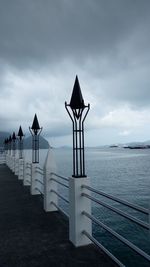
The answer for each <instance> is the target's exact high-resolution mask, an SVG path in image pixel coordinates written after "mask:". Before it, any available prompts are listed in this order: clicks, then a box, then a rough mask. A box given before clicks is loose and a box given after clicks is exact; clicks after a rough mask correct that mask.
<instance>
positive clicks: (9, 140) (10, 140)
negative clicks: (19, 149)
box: [8, 135, 12, 155]
mask: <svg viewBox="0 0 150 267" xmlns="http://www.w3.org/2000/svg"><path fill="white" fill-rule="evenodd" d="M11 142H12V138H11V135H10V136H9V139H8V144H9V154H10V155H11Z"/></svg>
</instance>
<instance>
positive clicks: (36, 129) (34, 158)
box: [29, 114, 42, 163]
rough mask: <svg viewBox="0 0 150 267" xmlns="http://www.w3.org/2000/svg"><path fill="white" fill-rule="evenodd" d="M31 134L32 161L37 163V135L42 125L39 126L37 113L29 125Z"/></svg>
mask: <svg viewBox="0 0 150 267" xmlns="http://www.w3.org/2000/svg"><path fill="white" fill-rule="evenodd" d="M29 130H30V132H31V134H32V163H39V135H40V133H41V131H42V127H40V126H39V122H38V118H37V115H36V114H35V116H34V119H33V124H32V127H29Z"/></svg>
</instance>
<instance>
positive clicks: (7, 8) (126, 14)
mask: <svg viewBox="0 0 150 267" xmlns="http://www.w3.org/2000/svg"><path fill="white" fill-rule="evenodd" d="M0 5H1V8H0V34H1V42H0V106H1V110H0V123H1V124H2V125H3V128H4V129H8V130H11V129H12V128H13V129H14V128H16V129H18V127H19V125H20V124H22V125H23V126H24V128H25V129H28V126H29V125H31V123H32V119H33V116H34V114H35V113H37V115H38V118H39V122H40V124H41V125H42V126H43V127H44V129H45V133H46V134H47V135H48V136H50V137H52V136H58V137H60V136H64V135H66V136H67V135H69V134H70V133H71V122H70V120H69V117H68V116H67V113H66V111H65V108H64V102H65V101H67V102H69V101H70V96H71V91H72V88H73V83H74V79H75V75H76V74H78V76H79V80H80V84H81V88H82V91H83V96H84V98H85V103H90V104H91V110H90V113H89V115H88V117H87V120H86V125H87V129H88V130H90V131H92V129H93V128H94V129H98V130H99V129H102V127H104V128H105V129H108V128H109V130H110V131H112V132H113V131H114V129H116V132H115V133H118V134H119V133H122V135H124V136H125V135H126V136H127V133H130V134H129V135H128V136H133V134H134V133H135V129H139V128H140V127H143V128H145V127H147V123H148V122H149V120H150V115H149V114H150V110H149V105H150V90H149V88H150V78H149V69H150V54H149V42H150V35H149V23H150V17H149V11H150V2H149V1H147V0H143V1H140V0H134V1H131V0H126V1H123V0H115V1H108V0H100V1H99V0H93V1H90V0H83V1H79V0H76V1H73V0H62V1H59V0H56V1H52V0H49V1H48V0H45V1H42V0H37V1H34V0H30V1H29V0H27V1H23V0H14V1H8V0H2V1H1V4H0ZM26 131H27V130H26ZM89 135H90V134H89ZM116 138H117V137H116ZM62 140H63V139H62ZM64 140H66V139H64Z"/></svg>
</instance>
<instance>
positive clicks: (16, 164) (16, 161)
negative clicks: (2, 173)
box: [15, 158, 19, 176]
mask: <svg viewBox="0 0 150 267" xmlns="http://www.w3.org/2000/svg"><path fill="white" fill-rule="evenodd" d="M15 175H17V176H18V175H19V159H18V158H17V159H15Z"/></svg>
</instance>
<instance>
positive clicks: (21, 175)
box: [18, 159, 24, 180]
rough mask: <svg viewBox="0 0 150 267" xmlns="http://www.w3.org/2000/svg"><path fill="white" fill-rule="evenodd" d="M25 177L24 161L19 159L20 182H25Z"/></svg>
mask: <svg viewBox="0 0 150 267" xmlns="http://www.w3.org/2000/svg"><path fill="white" fill-rule="evenodd" d="M23 176H24V160H23V159H19V166H18V180H23Z"/></svg>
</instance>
